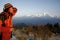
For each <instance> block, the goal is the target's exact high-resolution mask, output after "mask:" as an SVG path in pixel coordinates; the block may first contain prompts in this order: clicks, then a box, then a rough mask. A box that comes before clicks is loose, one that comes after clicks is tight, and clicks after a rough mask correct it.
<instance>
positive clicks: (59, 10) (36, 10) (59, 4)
mask: <svg viewBox="0 0 60 40" xmlns="http://www.w3.org/2000/svg"><path fill="white" fill-rule="evenodd" d="M6 3H11V4H12V5H13V6H14V7H16V8H17V9H18V11H17V13H16V15H15V17H22V16H33V15H34V16H36V15H37V16H44V15H46V14H48V15H50V16H58V17H60V0H0V12H2V11H3V7H4V4H6Z"/></svg>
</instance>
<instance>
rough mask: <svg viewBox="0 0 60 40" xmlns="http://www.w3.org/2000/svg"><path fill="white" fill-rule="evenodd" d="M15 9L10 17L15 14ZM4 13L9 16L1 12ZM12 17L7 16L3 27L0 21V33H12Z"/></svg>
mask: <svg viewBox="0 0 60 40" xmlns="http://www.w3.org/2000/svg"><path fill="white" fill-rule="evenodd" d="M16 12H17V9H16V8H15V9H14V13H12V14H13V15H12V17H13V16H14V15H15V14H16ZM2 13H4V14H5V15H6V16H9V15H8V13H7V12H2ZM12 17H11V16H9V17H8V18H7V19H6V20H5V21H4V23H5V25H6V26H5V27H2V21H1V20H0V32H7V31H9V32H10V31H13V24H12Z"/></svg>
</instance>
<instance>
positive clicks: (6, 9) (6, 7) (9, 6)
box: [3, 3, 17, 15]
mask: <svg viewBox="0 0 60 40" xmlns="http://www.w3.org/2000/svg"><path fill="white" fill-rule="evenodd" d="M3 11H4V12H9V13H12V14H13V15H14V13H16V12H17V8H15V7H13V5H12V4H10V3H7V4H5V5H4V8H3Z"/></svg>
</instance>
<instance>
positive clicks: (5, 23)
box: [0, 3, 17, 40]
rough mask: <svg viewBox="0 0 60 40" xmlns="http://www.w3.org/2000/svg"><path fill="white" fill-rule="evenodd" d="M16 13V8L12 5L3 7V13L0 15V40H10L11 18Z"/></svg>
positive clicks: (8, 4)
mask: <svg viewBox="0 0 60 40" xmlns="http://www.w3.org/2000/svg"><path fill="white" fill-rule="evenodd" d="M16 12H17V8H15V7H13V6H12V4H10V3H7V4H5V5H4V8H3V12H1V14H0V34H1V36H2V39H0V40H10V38H11V34H12V31H13V24H12V17H13V16H14V15H15V14H16ZM1 36H0V37H1Z"/></svg>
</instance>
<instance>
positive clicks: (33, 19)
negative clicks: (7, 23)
mask: <svg viewBox="0 0 60 40" xmlns="http://www.w3.org/2000/svg"><path fill="white" fill-rule="evenodd" d="M13 23H14V24H21V23H25V24H27V25H36V24H43V25H44V24H47V23H51V24H54V23H59V24H60V18H59V17H57V16H54V17H51V16H49V15H45V16H41V17H38V16H23V17H16V18H14V19H13Z"/></svg>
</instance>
